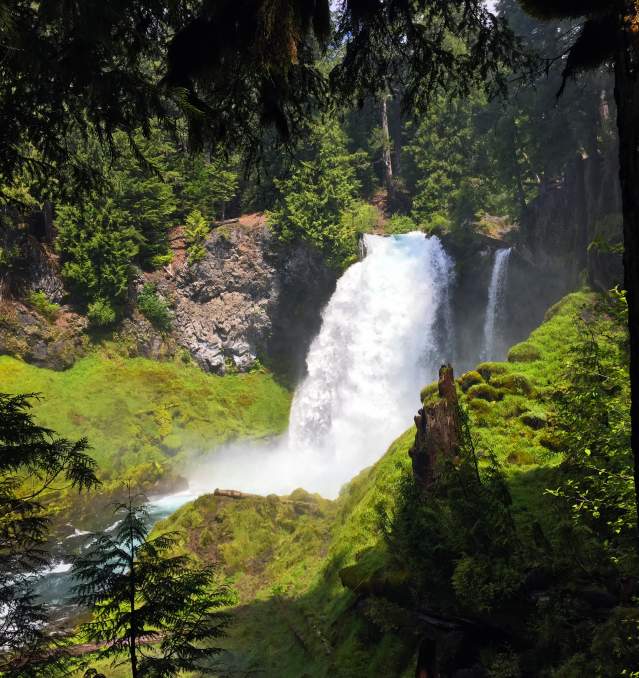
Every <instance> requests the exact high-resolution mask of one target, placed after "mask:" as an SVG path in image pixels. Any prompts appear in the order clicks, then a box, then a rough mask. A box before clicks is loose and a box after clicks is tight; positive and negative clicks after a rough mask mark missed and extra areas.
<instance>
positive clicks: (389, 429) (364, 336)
mask: <svg viewBox="0 0 639 678" xmlns="http://www.w3.org/2000/svg"><path fill="white" fill-rule="evenodd" d="M363 244H364V248H365V252H366V256H365V257H364V259H363V260H362V261H359V262H357V263H356V264H353V265H352V266H351V267H350V268H349V269H348V270H347V271H346V272H345V273H344V274H343V275H342V277H341V278H340V279H339V281H338V283H337V287H336V289H335V292H334V293H333V296H332V297H331V299H330V301H329V303H328V305H327V306H326V308H325V309H324V312H323V322H322V327H321V329H320V333H319V334H318V336H317V337H316V338H315V340H314V341H313V343H312V345H311V347H310V350H309V353H308V356H307V366H308V374H307V376H306V378H305V379H304V381H303V382H302V383H301V384H300V385H299V386H298V388H297V391H296V393H295V396H294V399H293V404H292V408H291V416H290V425H289V432H288V435H287V436H286V437H285V438H284V439H283V440H281V441H279V442H278V443H277V444H275V445H272V446H271V447H270V448H268V447H265V446H264V445H254V446H253V447H248V446H247V445H246V444H244V445H233V446H230V447H227V448H226V449H222V450H218V451H216V452H215V454H214V455H212V457H211V459H210V462H208V463H207V465H206V468H202V466H201V465H200V466H199V467H198V470H197V472H194V473H193V474H192V476H193V477H192V486H193V487H194V488H196V487H197V486H198V485H200V484H201V483H202V481H204V480H205V479H206V480H205V481H206V484H207V486H208V489H209V491H210V490H211V489H213V488H215V487H231V488H233V489H238V490H243V491H246V492H258V493H260V494H265V493H269V492H275V493H280V494H281V493H288V492H291V491H292V490H293V489H295V488H296V487H303V488H305V489H306V490H309V491H315V492H320V493H321V494H323V495H324V496H327V497H334V496H336V495H337V493H338V491H339V488H340V487H341V486H342V485H343V484H344V483H345V482H347V481H348V480H350V479H351V478H352V477H353V476H354V475H355V474H356V473H358V472H359V471H361V470H362V469H363V468H365V467H366V466H369V465H370V464H372V463H373V462H375V461H376V460H377V459H378V458H379V457H380V456H381V455H382V454H383V453H384V452H385V450H386V448H387V447H388V445H389V444H390V443H391V442H392V440H393V439H394V438H395V437H396V436H397V435H399V434H400V433H401V432H402V431H403V430H404V429H405V428H406V426H407V423H408V422H409V421H410V413H411V412H413V411H414V410H415V409H416V408H417V407H418V405H419V396H418V394H419V390H420V388H421V387H422V386H423V385H424V384H426V383H428V382H429V381H432V380H433V379H434V378H435V376H436V373H437V368H438V367H439V365H440V364H441V363H442V362H443V361H446V360H451V359H452V355H451V354H450V350H451V349H450V347H451V346H452V345H453V340H452V337H450V336H445V334H446V333H447V332H452V321H451V313H450V302H449V296H450V295H449V286H450V283H451V279H452V275H453V273H452V272H453V264H452V261H451V259H450V258H449V257H448V255H447V254H446V253H445V251H444V249H443V247H442V245H441V242H440V241H439V239H438V238H436V237H430V238H427V237H425V236H424V234H423V233H417V232H415V233H409V234H406V235H400V236H392V237H383V236H375V235H366V236H364V243H363ZM442 328H443V330H442Z"/></svg>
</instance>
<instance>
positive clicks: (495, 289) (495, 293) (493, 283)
mask: <svg viewBox="0 0 639 678" xmlns="http://www.w3.org/2000/svg"><path fill="white" fill-rule="evenodd" d="M511 249H512V248H510V247H508V248H507V249H500V250H497V251H496V252H495V261H494V263H493V271H492V274H491V277H490V286H489V287H488V305H487V306H486V318H485V320H484V342H483V346H482V351H481V359H482V360H497V359H499V358H501V357H503V356H501V355H500V351H501V346H500V345H499V335H498V329H499V328H498V327H497V325H498V322H499V320H500V311H501V306H502V305H501V300H502V298H503V295H504V288H505V286H506V275H507V272H508V259H509V257H510V252H511Z"/></svg>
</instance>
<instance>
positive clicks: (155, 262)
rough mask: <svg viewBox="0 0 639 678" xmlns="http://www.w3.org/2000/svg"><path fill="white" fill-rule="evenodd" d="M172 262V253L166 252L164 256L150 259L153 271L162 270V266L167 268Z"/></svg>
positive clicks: (158, 255)
mask: <svg viewBox="0 0 639 678" xmlns="http://www.w3.org/2000/svg"><path fill="white" fill-rule="evenodd" d="M172 261H173V252H172V251H170V252H167V253H166V254H156V255H155V256H154V257H151V266H152V267H153V268H154V269H158V268H162V267H163V266H168V265H169V264H170V263H171V262H172Z"/></svg>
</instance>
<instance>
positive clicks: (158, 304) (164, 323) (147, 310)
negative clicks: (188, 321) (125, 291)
mask: <svg viewBox="0 0 639 678" xmlns="http://www.w3.org/2000/svg"><path fill="white" fill-rule="evenodd" d="M138 308H139V309H140V312H141V313H142V315H143V316H144V317H145V318H146V319H147V320H148V321H149V322H150V323H152V324H153V325H154V326H155V327H157V328H158V329H159V330H163V331H166V330H169V329H170V327H171V312H170V311H169V307H168V305H167V303H166V301H165V300H164V298H163V297H161V296H160V295H159V294H158V293H157V289H156V286H155V285H154V284H153V283H146V284H145V285H144V287H143V288H142V291H141V292H140V294H138Z"/></svg>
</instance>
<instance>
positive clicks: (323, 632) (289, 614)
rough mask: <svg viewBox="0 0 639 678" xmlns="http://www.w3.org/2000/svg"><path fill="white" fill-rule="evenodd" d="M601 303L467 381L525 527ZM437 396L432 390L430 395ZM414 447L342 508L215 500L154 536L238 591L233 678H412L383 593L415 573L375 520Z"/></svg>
mask: <svg viewBox="0 0 639 678" xmlns="http://www.w3.org/2000/svg"><path fill="white" fill-rule="evenodd" d="M594 303H595V297H594V295H592V294H589V293H577V294H572V295H569V296H568V297H566V298H565V299H563V300H562V301H561V302H560V303H559V304H557V305H556V306H555V307H553V308H552V309H550V310H549V312H548V314H547V319H546V322H545V323H544V324H543V325H542V326H541V327H539V328H538V329H537V330H536V331H534V332H533V333H532V334H531V336H530V338H529V339H528V340H527V341H526V342H524V343H522V344H519V345H517V346H515V347H513V348H512V349H511V351H510V354H509V360H508V361H507V362H503V363H484V364H481V365H479V366H478V368H477V370H475V371H473V372H471V373H467V374H466V375H462V376H460V377H459V379H458V385H459V387H458V392H459V395H460V399H461V402H462V405H463V406H464V408H465V409H466V410H467V412H468V413H469V419H470V422H471V426H472V431H473V436H474V441H475V446H476V451H477V455H478V458H479V460H480V465H484V464H485V463H487V462H486V460H487V454H486V453H487V452H488V451H489V450H490V451H492V452H493V453H494V454H495V456H496V457H497V458H498V460H499V461H501V462H502V464H503V469H504V472H505V474H506V477H507V480H508V484H509V486H510V490H511V493H512V495H513V501H514V508H513V513H514V516H515V518H516V520H517V521H518V522H519V523H521V524H523V525H527V524H530V523H532V522H534V521H539V522H541V523H543V522H544V521H546V520H548V518H549V516H552V511H551V510H549V508H548V505H547V502H548V501H549V500H548V498H547V495H545V494H544V489H545V488H546V487H549V484H548V483H550V482H552V475H551V474H552V473H553V469H554V468H556V467H557V465H558V464H559V462H560V461H561V459H562V455H561V443H560V440H559V438H558V437H557V435H556V433H555V431H554V423H553V422H554V416H555V414H554V410H555V395H556V390H557V388H558V386H559V384H560V382H561V381H562V379H563V377H564V374H565V372H566V370H567V369H568V366H569V364H570V361H571V360H572V353H571V351H572V348H573V346H574V345H575V344H576V343H577V342H578V341H579V338H580V334H579V332H580V330H579V326H580V323H579V320H578V319H579V317H581V316H583V315H584V314H585V315H588V314H590V313H592V309H593V304H594ZM433 392H434V387H433V386H429V387H426V388H425V389H424V391H423V392H422V396H423V398H424V399H428V398H430V397H432V394H433ZM406 414H407V423H408V422H409V421H410V416H411V413H409V412H407V413H406ZM413 439H414V427H410V428H409V429H408V430H407V431H406V433H404V434H403V435H402V436H400V437H399V438H398V439H397V440H396V441H395V442H394V443H393V445H391V447H390V449H389V450H388V451H387V452H386V454H385V455H384V456H383V457H382V458H381V459H380V461H379V462H377V464H375V465H374V466H373V467H371V468H370V469H367V470H365V471H363V472H362V473H361V474H360V475H359V476H358V477H357V478H355V479H354V480H353V481H352V482H351V483H349V484H348V485H347V486H346V487H345V488H344V489H343V491H342V493H341V495H340V497H339V499H338V500H337V501H336V502H334V503H331V502H326V501H324V500H320V499H319V498H317V497H308V496H307V495H306V496H305V495H304V494H303V493H301V492H300V493H299V496H298V497H297V499H300V498H303V499H304V501H305V502H308V503H306V504H303V505H302V504H300V505H298V504H296V503H295V501H293V500H294V499H296V497H291V498H276V497H268V498H251V499H239V500H236V499H226V498H220V497H212V496H205V497H201V498H200V499H198V500H197V501H196V502H195V503H193V504H191V505H188V506H185V507H183V508H182V509H181V510H180V511H178V512H177V513H176V514H175V515H174V516H172V517H171V518H170V519H168V520H167V521H165V522H164V523H163V524H160V525H159V526H158V529H165V528H171V529H174V528H176V529H181V530H183V531H184V533H185V534H186V535H187V537H186V539H185V546H186V547H187V548H188V549H189V550H191V551H192V552H194V553H196V554H197V555H198V556H199V557H201V558H204V559H213V560H215V561H217V562H218V563H219V564H220V566H221V569H222V572H223V573H225V574H226V575H227V576H229V577H230V578H231V580H232V581H233V582H234V583H235V585H236V587H237V589H238V591H239V604H238V607H237V610H236V624H235V627H234V629H233V631H232V634H231V637H230V638H229V639H228V641H227V647H228V649H229V653H228V655H227V656H226V657H225V658H224V660H223V662H224V667H225V668H226V669H233V670H238V671H252V670H258V671H260V672H263V675H268V676H291V677H293V676H302V675H303V676H327V675H333V676H360V675H380V676H381V675H389V676H390V675H393V676H399V675H407V676H408V675H413V671H414V661H415V652H416V643H417V635H416V634H415V632H414V629H413V628H410V627H407V626H406V619H405V615H402V614H399V613H398V611H397V610H396V609H394V607H393V604H392V603H390V602H389V601H388V600H387V599H386V598H383V597H379V596H377V595H376V594H375V591H376V590H377V589H378V590H379V591H385V592H387V591H388V590H392V589H396V590H397V591H400V590H401V587H402V585H403V581H404V579H405V575H406V573H404V572H402V571H401V568H399V569H398V568H397V567H395V569H394V570H392V571H389V570H388V569H386V568H385V564H386V562H387V560H388V558H387V555H388V554H387V553H386V548H387V547H386V545H385V543H384V541H383V539H382V538H381V536H380V530H379V521H380V509H382V510H386V511H387V512H391V513H392V510H393V506H394V503H395V500H396V497H397V494H398V483H399V480H400V477H401V476H402V474H403V473H404V472H405V470H406V469H407V468H408V467H409V466H410V460H409V457H408V449H409V448H410V446H411V444H412V442H413ZM302 506H304V508H302ZM311 507H312V508H311ZM344 583H346V584H347V585H348V587H345V586H344V585H343V584H344ZM504 675H506V674H504ZM508 675H510V674H508ZM513 675H514V674H513Z"/></svg>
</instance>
